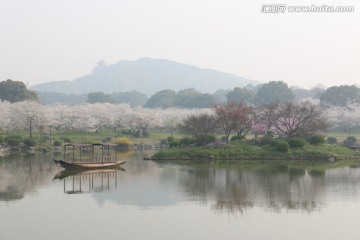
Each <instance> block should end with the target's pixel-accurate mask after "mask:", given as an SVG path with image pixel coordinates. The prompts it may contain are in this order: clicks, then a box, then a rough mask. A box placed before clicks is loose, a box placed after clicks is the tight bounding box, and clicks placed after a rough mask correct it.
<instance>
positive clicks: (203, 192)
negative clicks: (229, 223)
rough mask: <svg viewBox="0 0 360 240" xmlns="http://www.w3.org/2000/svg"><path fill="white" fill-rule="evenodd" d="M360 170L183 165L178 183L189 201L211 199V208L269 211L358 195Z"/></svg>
mask: <svg viewBox="0 0 360 240" xmlns="http://www.w3.org/2000/svg"><path fill="white" fill-rule="evenodd" d="M359 180H360V172H359V171H358V170H355V169H351V168H340V169H330V170H327V171H326V173H325V170H305V169H290V170H289V169H287V168H284V169H281V168H279V169H278V170H277V171H263V170H246V169H242V170H234V169H221V168H212V167H208V166H204V165H201V166H193V167H183V172H182V174H180V177H179V185H180V186H181V189H182V191H183V193H184V194H186V195H187V196H188V198H189V199H191V200H192V201H199V202H202V203H207V202H211V207H212V209H213V210H214V211H220V212H223V211H228V212H233V213H235V212H239V213H243V212H244V211H246V210H247V209H249V208H253V207H262V208H264V209H266V210H269V211H273V212H281V211H305V212H312V211H315V210H320V209H321V208H322V207H323V206H325V205H326V204H327V202H328V200H329V197H331V199H334V198H342V199H351V198H358V197H359V189H360V185H359V182H360V181H359Z"/></svg>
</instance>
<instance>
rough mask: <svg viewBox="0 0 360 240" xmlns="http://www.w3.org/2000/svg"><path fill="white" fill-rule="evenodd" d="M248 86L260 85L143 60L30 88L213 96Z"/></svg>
mask: <svg viewBox="0 0 360 240" xmlns="http://www.w3.org/2000/svg"><path fill="white" fill-rule="evenodd" d="M248 84H252V85H257V84H259V82H257V81H253V80H249V79H245V78H242V77H238V76H236V75H233V74H229V73H224V72H219V71H215V70H211V69H204V68H199V67H195V66H191V65H188V64H182V63H177V62H174V61H170V60H163V59H151V58H140V59H138V60H136V61H126V60H124V61H119V62H118V63H115V64H111V65H106V64H105V63H104V62H103V61H100V62H99V63H98V65H97V66H96V67H95V68H94V69H93V72H92V73H91V74H89V75H85V76H82V77H79V78H77V79H74V80H72V81H56V82H48V83H42V84H37V85H34V86H33V87H31V88H30V89H32V90H37V91H40V92H59V93H67V94H84V93H89V92H104V93H113V92H129V91H133V90H135V91H138V92H141V93H145V94H146V95H148V96H151V95H152V94H154V93H155V92H158V91H160V90H164V89H172V90H175V91H179V90H182V89H186V88H195V89H197V90H199V91H201V92H203V93H213V92H215V91H216V90H218V89H233V88H234V87H243V86H246V85H248Z"/></svg>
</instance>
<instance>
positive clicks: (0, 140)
mask: <svg viewBox="0 0 360 240" xmlns="http://www.w3.org/2000/svg"><path fill="white" fill-rule="evenodd" d="M3 142H4V137H3V136H1V135H0V144H1V143H3Z"/></svg>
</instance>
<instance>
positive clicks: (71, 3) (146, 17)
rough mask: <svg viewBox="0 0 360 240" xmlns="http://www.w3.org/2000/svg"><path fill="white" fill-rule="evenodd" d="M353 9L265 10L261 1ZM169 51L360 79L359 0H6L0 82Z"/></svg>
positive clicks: (43, 78) (296, 74) (250, 74)
mask: <svg viewBox="0 0 360 240" xmlns="http://www.w3.org/2000/svg"><path fill="white" fill-rule="evenodd" d="M271 3H284V4H286V5H287V7H288V6H294V5H297V6H311V5H314V6H321V5H323V4H325V5H328V6H334V7H336V6H339V5H340V6H353V7H354V12H352V13H329V12H328V13H324V12H323V13H305V12H302V13H290V12H288V11H285V13H262V12H261V9H262V6H263V5H264V4H271ZM140 57H150V58H162V59H170V60H173V61H177V62H181V63H187V64H191V65H195V66H199V67H203V68H211V69H216V70H219V71H224V72H230V73H233V74H236V75H238V76H242V77H246V78H249V79H253V80H257V81H260V82H268V81H274V80H282V81H285V82H287V83H288V84H289V85H290V86H300V87H305V88H311V87H313V86H315V85H317V84H323V85H325V86H327V87H328V86H332V85H341V84H358V85H359V84H360V1H359V0H355V1H351V0H350V1H330V0H323V1H320V0H312V1H304V0H301V1H298V0H292V1H289V0H288V1H273V0H248V1H246V2H245V1H244V0H221V1H220V0H217V1H215V0H127V1H125V0H31V1H29V0H0V81H3V80H6V79H8V78H10V79H12V80H17V81H23V82H25V83H28V84H29V85H34V84H36V83H40V82H48V81H57V80H72V79H74V78H76V77H80V76H82V75H85V74H89V73H91V71H92V69H93V68H94V67H95V65H96V63H97V62H98V61H99V60H101V59H102V60H104V61H105V62H106V63H108V64H112V63H115V62H118V61H120V60H136V59H138V58H140Z"/></svg>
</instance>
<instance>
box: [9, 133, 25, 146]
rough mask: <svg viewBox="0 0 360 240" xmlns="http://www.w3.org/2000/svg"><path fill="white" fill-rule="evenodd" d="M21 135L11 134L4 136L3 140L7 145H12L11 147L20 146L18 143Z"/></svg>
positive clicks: (20, 140) (20, 141)
mask: <svg viewBox="0 0 360 240" xmlns="http://www.w3.org/2000/svg"><path fill="white" fill-rule="evenodd" d="M22 140H23V139H22V137H20V136H18V135H12V136H8V137H6V138H5V142H6V143H7V144H8V145H9V146H13V147H17V146H20V144H21V143H22Z"/></svg>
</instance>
